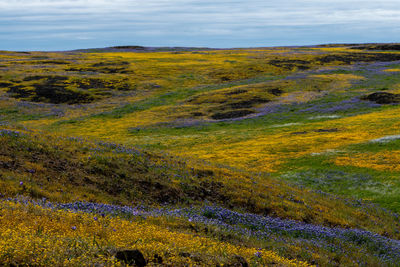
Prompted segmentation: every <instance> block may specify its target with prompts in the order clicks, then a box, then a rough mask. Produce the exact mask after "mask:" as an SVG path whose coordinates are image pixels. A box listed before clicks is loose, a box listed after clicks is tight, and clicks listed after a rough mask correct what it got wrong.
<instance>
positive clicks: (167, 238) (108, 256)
mask: <svg viewBox="0 0 400 267" xmlns="http://www.w3.org/2000/svg"><path fill="white" fill-rule="evenodd" d="M93 216H94V215H90V214H85V213H72V212H67V211H54V210H50V209H44V208H41V207H39V206H35V205H32V204H29V205H25V204H16V203H13V202H8V201H3V202H1V203H0V262H2V263H3V264H13V265H41V266H62V265H63V266H64V265H67V266H88V265H96V264H100V265H105V266H120V265H121V263H120V262H118V261H117V260H116V259H115V258H114V253H115V251H116V250H118V249H139V250H140V251H141V252H142V253H143V254H144V256H145V258H146V259H148V260H149V266H153V265H157V263H156V262H155V261H153V259H154V257H155V255H156V254H157V255H159V256H161V257H162V258H163V264H166V265H171V266H172V265H173V266H188V265H189V266H193V265H196V266H199V265H200V266H210V265H214V266H215V265H216V264H219V263H221V262H224V261H226V260H227V259H229V257H232V256H233V255H241V256H242V257H244V258H245V259H246V260H247V261H248V262H249V263H251V264H257V265H268V264H271V263H272V262H275V263H278V264H280V265H282V266H309V265H308V264H307V263H305V262H299V261H295V260H288V259H285V258H282V257H280V256H279V255H277V254H276V253H275V252H272V251H267V250H258V249H256V248H250V247H244V246H240V245H233V244H230V243H227V242H221V241H217V240H214V239H211V238H208V237H201V236H199V235H197V234H193V233H184V232H172V231H171V230H168V228H167V227H165V225H164V226H160V225H154V224H152V223H151V222H148V221H146V220H144V219H135V220H132V221H128V220H124V219H121V218H111V217H101V216H99V218H94V217H93ZM182 252H185V253H190V254H192V255H196V256H197V257H185V256H182V255H184V254H183V253H182ZM256 252H260V253H261V255H262V257H261V258H259V257H255V253H256Z"/></svg>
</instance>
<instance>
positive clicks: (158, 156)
mask: <svg viewBox="0 0 400 267" xmlns="http://www.w3.org/2000/svg"><path fill="white" fill-rule="evenodd" d="M385 47H386V46H385V45H384V44H383V45H380V46H378V45H325V46H315V47H274V48H257V49H230V50H222V49H221V50H211V49H197V50H196V49H194V48H190V49H189V48H188V49H168V48H163V49H160V50H159V51H147V52H145V51H138V50H137V49H135V48H132V49H131V50H130V48H129V47H128V48H124V49H122V48H113V49H96V50H87V51H71V52H59V53H50V52H46V53H45V52H10V51H0V144H1V145H0V197H1V199H2V200H1V202H0V228H1V234H0V262H1V263H4V264H6V265H7V264H8V265H14V266H15V265H16V266H18V265H39V266H43V265H55V266H64V265H66V266H82V265H100V266H103V265H104V266H118V265H122V266H123V265H125V264H127V262H126V260H125V261H124V260H123V259H120V258H118V252H120V251H124V250H127V249H138V250H139V251H141V253H142V254H143V256H144V258H145V259H146V261H147V265H149V266H159V265H166V266H191V265H194V266H210V265H214V266H215V265H217V266H246V264H249V265H250V266H273V265H277V266H309V265H318V266H396V265H397V264H398V262H399V260H400V241H399V240H400V221H399V215H398V214H399V213H400V181H399V177H400V167H399V166H400V116H399V112H400V106H399V103H400V76H399V71H400V51H396V50H390V49H384V48H385ZM387 47H388V48H390V47H392V46H387ZM118 50H120V51H118ZM53 243H54V245H53ZM136 263H137V262H136ZM137 264H138V263H137Z"/></svg>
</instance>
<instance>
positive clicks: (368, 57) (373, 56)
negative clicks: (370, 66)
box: [317, 53, 400, 64]
mask: <svg viewBox="0 0 400 267" xmlns="http://www.w3.org/2000/svg"><path fill="white" fill-rule="evenodd" d="M396 60H400V54H394V53H341V54H329V55H325V56H322V57H318V58H317V61H319V62H320V64H328V63H332V62H339V63H340V62H341V63H342V64H352V63H356V62H374V61H382V62H388V61H396Z"/></svg>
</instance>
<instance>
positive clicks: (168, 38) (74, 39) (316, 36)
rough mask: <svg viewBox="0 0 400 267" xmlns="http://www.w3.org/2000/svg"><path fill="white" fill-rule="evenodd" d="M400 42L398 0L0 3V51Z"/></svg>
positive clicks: (9, 0) (41, 0)
mask: <svg viewBox="0 0 400 267" xmlns="http://www.w3.org/2000/svg"><path fill="white" fill-rule="evenodd" d="M372 42H400V3H399V0H387V1H385V0H384V1H380V0H334V1H331V0H302V1H300V0H246V1H238V0H214V1H210V0H201V1H200V0H140V1H139V0H60V1H57V0H0V50H14V51H23V50H25V51H32V50H42V51H60V50H71V49H80V48H98V47H109V46H118V45H141V46H191V47H213V48H232V47H265V46H297V45H314V44H327V43H372Z"/></svg>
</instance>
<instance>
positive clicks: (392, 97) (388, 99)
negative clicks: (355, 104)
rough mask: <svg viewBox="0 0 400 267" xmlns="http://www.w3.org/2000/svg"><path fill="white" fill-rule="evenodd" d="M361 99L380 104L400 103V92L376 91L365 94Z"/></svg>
mask: <svg viewBox="0 0 400 267" xmlns="http://www.w3.org/2000/svg"><path fill="white" fill-rule="evenodd" d="M361 99H363V100H369V101H373V102H376V103H378V104H394V103H400V94H392V93H387V92H376V93H372V94H369V95H366V96H363V97H362V98H361Z"/></svg>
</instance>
